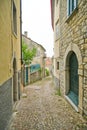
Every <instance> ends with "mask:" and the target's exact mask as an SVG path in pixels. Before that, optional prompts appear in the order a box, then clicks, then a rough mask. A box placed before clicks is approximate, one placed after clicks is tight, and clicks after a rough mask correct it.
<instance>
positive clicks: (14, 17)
mask: <svg viewBox="0 0 87 130" xmlns="http://www.w3.org/2000/svg"><path fill="white" fill-rule="evenodd" d="M13 31H14V33H15V34H17V11H16V6H15V3H14V2H13Z"/></svg>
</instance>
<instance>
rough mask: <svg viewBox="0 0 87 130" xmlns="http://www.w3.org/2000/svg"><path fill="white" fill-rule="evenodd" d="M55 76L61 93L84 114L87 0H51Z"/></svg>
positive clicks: (86, 107) (86, 110) (86, 97)
mask: <svg viewBox="0 0 87 130" xmlns="http://www.w3.org/2000/svg"><path fill="white" fill-rule="evenodd" d="M51 14H52V26H53V30H54V77H55V79H56V80H55V84H56V83H59V84H56V85H57V86H58V88H59V89H60V90H61V93H62V94H63V95H64V97H65V98H66V99H67V100H68V101H69V103H70V104H71V105H72V106H73V107H74V109H75V110H76V111H78V112H80V113H81V114H84V115H87V2H86V0H82V1H81V0H51Z"/></svg>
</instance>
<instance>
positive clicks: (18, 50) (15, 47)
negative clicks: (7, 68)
mask: <svg viewBox="0 0 87 130" xmlns="http://www.w3.org/2000/svg"><path fill="white" fill-rule="evenodd" d="M14 2H15V5H16V9H17V35H15V34H14V32H13V29H12V34H13V50H14V51H13V55H14V53H15V57H16V60H17V70H20V69H21V57H20V56H21V47H20V46H21V43H20V42H21V41H20V0H14Z"/></svg>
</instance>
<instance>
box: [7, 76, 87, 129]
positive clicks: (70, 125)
mask: <svg viewBox="0 0 87 130" xmlns="http://www.w3.org/2000/svg"><path fill="white" fill-rule="evenodd" d="M24 93H25V94H26V95H27V96H26V95H23V97H22V99H21V100H20V101H19V103H18V104H17V106H16V110H15V112H14V114H13V120H12V122H11V125H10V128H9V130H87V127H86V128H85V124H86V123H85V121H84V120H83V119H82V117H81V116H80V115H79V114H78V113H77V112H76V111H74V109H73V108H72V107H71V106H70V105H69V104H68V103H67V102H66V101H65V100H64V99H63V98H62V97H61V96H58V95H56V94H55V93H56V90H55V89H54V85H53V83H52V80H51V78H50V77H49V78H46V79H44V80H42V81H39V82H37V83H34V84H32V85H29V86H27V87H25V89H24ZM83 125H84V129H83V128H82V126H83ZM79 127H80V128H79Z"/></svg>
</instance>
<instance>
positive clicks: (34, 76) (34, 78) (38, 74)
mask: <svg viewBox="0 0 87 130" xmlns="http://www.w3.org/2000/svg"><path fill="white" fill-rule="evenodd" d="M40 79H41V72H40V71H36V72H33V73H31V74H30V83H33V82H35V81H38V80H40Z"/></svg>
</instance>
